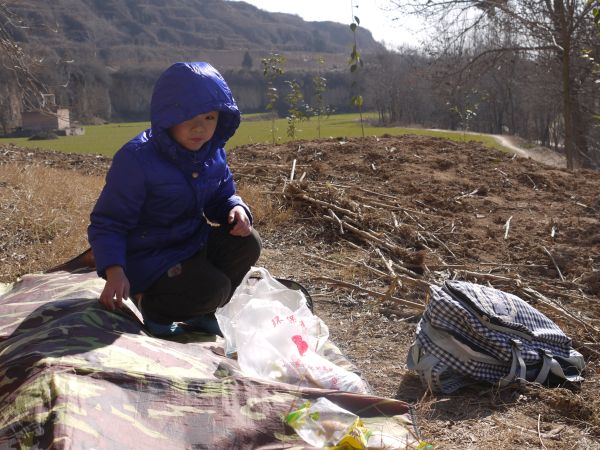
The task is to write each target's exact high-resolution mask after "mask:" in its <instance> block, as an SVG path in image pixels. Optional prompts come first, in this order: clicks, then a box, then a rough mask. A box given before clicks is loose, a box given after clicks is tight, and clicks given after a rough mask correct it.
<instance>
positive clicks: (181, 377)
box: [0, 272, 416, 450]
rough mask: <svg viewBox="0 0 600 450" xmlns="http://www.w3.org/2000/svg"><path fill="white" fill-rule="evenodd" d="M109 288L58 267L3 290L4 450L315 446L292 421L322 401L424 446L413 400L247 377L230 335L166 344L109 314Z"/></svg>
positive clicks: (339, 360) (337, 357)
mask: <svg viewBox="0 0 600 450" xmlns="http://www.w3.org/2000/svg"><path fill="white" fill-rule="evenodd" d="M103 283H104V282H103V280H101V279H99V278H97V276H96V275H95V273H93V272H91V273H84V274H71V273H67V272H55V273H50V274H40V275H27V276H25V277H23V278H22V279H21V280H20V281H19V282H17V283H15V285H14V286H4V287H5V289H4V291H5V292H4V293H2V289H0V294H1V295H0V448H1V449H6V448H59V449H60V448H70V449H98V450H99V449H150V448H161V449H167V448H168V449H196V448H211V449H212V448H222V449H244V448H249V449H250V448H252V449H256V448H259V449H271V448H296V449H301V448H309V447H307V445H306V444H305V443H304V442H303V441H302V440H301V439H300V438H299V437H298V436H297V435H296V434H295V433H294V431H293V430H292V429H291V428H290V427H288V426H287V425H285V424H284V421H283V418H284V417H285V416H286V414H287V413H289V412H290V411H291V410H292V409H294V408H297V407H299V406H300V404H302V403H303V402H304V401H305V400H315V399H317V398H319V397H326V398H327V399H329V400H331V401H332V402H334V403H336V404H337V405H339V406H341V407H342V408H345V409H347V410H349V411H352V412H353V413H355V414H357V415H359V416H360V417H361V418H362V419H363V420H364V422H365V424H366V425H367V426H368V427H369V429H385V430H386V431H387V432H393V434H394V435H395V436H396V437H403V438H404V439H406V442H407V444H406V447H408V448H411V447H413V446H414V445H416V443H415V439H414V438H413V434H412V426H411V422H410V414H409V407H408V405H407V404H406V403H404V402H401V401H398V400H392V399H385V398H380V397H375V396H368V395H359V394H350V393H345V392H339V391H332V390H323V389H316V388H315V389H313V388H300V387H297V386H294V385H289V384H283V383H272V382H266V381H262V380H258V379H251V378H248V377H245V376H244V375H243V374H241V373H240V371H239V368H238V367H237V363H236V361H234V360H231V359H227V358H225V357H223V356H222V350H223V349H222V344H223V342H222V340H215V339H214V338H212V339H208V338H207V336H206V335H202V334H200V333H192V334H188V335H183V336H184V339H183V340H187V341H188V342H182V340H180V342H175V341H169V340H164V339H157V338H155V337H152V336H150V335H149V334H148V333H147V332H145V331H144V329H143V327H142V326H141V324H140V323H139V322H138V321H137V320H135V318H133V317H130V316H128V315H126V314H123V313H113V312H110V311H107V310H105V309H103V308H102V307H101V305H100V304H99V302H98V301H97V300H96V299H97V298H98V296H99V293H100V291H101V289H102V287H103ZM202 337H204V339H201V338H202ZM327 355H328V356H327V357H328V359H331V360H334V361H335V363H336V364H338V365H342V366H344V365H345V366H346V367H349V366H348V364H349V363H348V361H347V360H346V359H345V358H344V357H343V355H341V353H339V351H337V348H336V347H335V346H334V345H333V344H331V345H330V346H329V349H328V351H327Z"/></svg>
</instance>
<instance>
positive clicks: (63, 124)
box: [21, 108, 71, 131]
mask: <svg viewBox="0 0 600 450" xmlns="http://www.w3.org/2000/svg"><path fill="white" fill-rule="evenodd" d="M21 120H22V125H21V127H22V128H23V130H27V131H62V130H67V129H68V128H71V122H70V119H69V110H68V109H66V108H53V110H51V111H26V112H24V113H23V114H22V117H21Z"/></svg>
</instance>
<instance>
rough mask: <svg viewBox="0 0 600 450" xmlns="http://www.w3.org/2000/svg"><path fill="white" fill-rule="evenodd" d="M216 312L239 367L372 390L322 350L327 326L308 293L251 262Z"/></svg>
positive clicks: (294, 380)
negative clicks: (313, 308)
mask: <svg viewBox="0 0 600 450" xmlns="http://www.w3.org/2000/svg"><path fill="white" fill-rule="evenodd" d="M256 277H260V279H258V280H257V279H256ZM215 316H216V317H217V321H218V322H219V327H220V328H221V331H222V332H223V336H224V338H225V353H226V354H227V355H231V354H233V353H234V352H237V357H238V363H239V365H240V369H241V370H242V372H243V373H245V374H246V375H248V376H252V377H257V378H266V379H269V380H273V381H280V382H284V383H291V384H297V385H304V386H315V387H321V388H325V389H338V390H344V391H350V392H361V393H367V392H368V387H367V386H366V384H365V383H364V381H363V380H362V379H361V378H360V377H359V376H358V375H356V374H355V373H352V372H350V371H348V370H345V369H343V368H341V367H339V366H337V365H335V364H333V363H332V362H331V361H329V360H328V359H326V358H324V357H323V356H322V355H321V354H320V352H321V350H322V348H323V345H324V344H325V342H326V341H327V339H328V337H329V330H328V328H327V325H325V323H324V322H323V321H322V320H321V319H320V318H319V317H317V316H315V315H314V314H313V313H312V312H311V311H310V309H308V307H307V306H306V298H305V297H304V294H302V292H301V291H296V290H293V289H289V288H287V287H285V286H284V285H283V284H281V283H279V282H278V281H277V280H275V279H274V278H273V277H272V276H271V275H270V274H269V272H268V271H267V270H265V269H263V268H254V267H253V268H252V269H251V270H250V271H249V272H248V274H247V275H246V276H245V278H244V280H243V281H242V283H241V285H240V286H239V287H238V288H237V289H236V291H235V293H234V294H233V296H232V298H231V301H230V302H229V303H228V304H227V305H225V306H224V307H223V308H219V309H218V310H217V312H216V313H215Z"/></svg>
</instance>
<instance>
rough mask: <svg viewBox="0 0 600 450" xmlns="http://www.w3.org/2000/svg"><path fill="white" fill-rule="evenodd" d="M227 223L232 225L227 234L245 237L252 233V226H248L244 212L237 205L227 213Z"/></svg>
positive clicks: (248, 220)
mask: <svg viewBox="0 0 600 450" xmlns="http://www.w3.org/2000/svg"><path fill="white" fill-rule="evenodd" d="M227 223H230V224H233V227H232V228H231V230H229V234H231V235H233V236H241V237H245V236H248V235H249V234H250V233H251V232H252V225H251V224H250V219H249V218H248V215H247V214H246V210H245V209H244V208H242V207H241V206H239V205H238V206H234V207H233V208H232V209H231V211H229V216H228V217H227Z"/></svg>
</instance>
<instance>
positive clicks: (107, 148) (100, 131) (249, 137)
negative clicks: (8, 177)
mask: <svg viewBox="0 0 600 450" xmlns="http://www.w3.org/2000/svg"><path fill="white" fill-rule="evenodd" d="M257 116H258V117H257ZM364 116H365V118H366V119H367V120H371V121H375V119H376V118H377V115H376V114H374V113H371V114H365V115H364ZM243 117H244V118H245V120H244V118H243V119H242V124H241V125H240V128H239V129H238V131H237V132H236V134H235V135H234V136H233V137H232V138H231V139H230V141H229V143H228V145H227V146H228V148H233V147H237V146H240V145H244V144H255V143H260V144H268V143H271V142H272V136H271V121H270V120H264V117H265V115H264V114H262V115H255V114H248V115H245V116H243ZM256 119H262V120H256ZM149 126H150V124H149V123H148V122H132V123H115V124H108V125H90V126H85V127H84V128H85V135H83V136H62V137H59V138H58V139H53V140H47V141H29V140H27V138H0V145H2V144H7V143H13V144H15V145H18V146H22V147H31V148H44V149H50V150H59V151H62V152H67V153H92V154H102V155H108V156H112V155H114V154H115V152H116V151H117V150H118V149H119V148H120V147H121V146H122V145H123V144H124V143H125V142H127V141H128V140H129V139H131V138H133V137H134V136H135V135H137V134H138V133H140V132H141V131H143V130H145V129H146V128H148V127H149ZM383 134H389V135H394V136H398V135H403V134H414V135H422V136H433V137H440V138H444V139H449V140H452V141H457V142H465V141H476V142H480V143H482V144H483V145H485V146H486V147H491V148H495V149H498V150H502V151H506V149H505V148H504V147H503V146H502V145H500V144H499V143H498V142H496V140H495V139H494V138H493V137H491V136H483V135H478V134H472V133H463V132H462V131H461V132H453V131H437V130H436V131H433V130H427V129H422V128H402V127H374V126H370V125H368V124H366V125H365V135H366V136H381V135H383ZM275 136H276V138H277V143H283V142H288V141H290V140H291V138H289V137H288V136H287V121H286V120H285V119H277V120H276V121H275ZM360 136H361V129H360V122H359V119H358V114H338V115H333V116H330V117H327V118H323V119H321V138H348V137H360ZM317 138H318V136H317V120H316V118H313V119H311V120H308V121H305V122H302V123H300V124H298V126H297V133H296V140H300V139H305V140H312V139H317Z"/></svg>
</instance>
